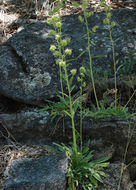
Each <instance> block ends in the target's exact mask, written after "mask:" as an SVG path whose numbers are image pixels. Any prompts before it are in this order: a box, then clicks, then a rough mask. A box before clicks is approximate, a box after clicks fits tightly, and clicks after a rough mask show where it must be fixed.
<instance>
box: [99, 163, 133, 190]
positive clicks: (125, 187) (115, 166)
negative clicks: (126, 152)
mask: <svg viewBox="0 0 136 190" xmlns="http://www.w3.org/2000/svg"><path fill="white" fill-rule="evenodd" d="M123 166H124V167H125V165H123ZM121 167H122V164H121V163H112V164H110V165H109V167H108V168H106V169H105V173H106V174H108V177H105V178H103V184H101V185H99V187H98V190H117V189H118V185H119V181H120V178H121V185H120V190H134V189H135V188H134V185H133V183H132V181H131V180H130V175H129V172H128V169H126V170H124V172H123V175H122V177H121Z"/></svg>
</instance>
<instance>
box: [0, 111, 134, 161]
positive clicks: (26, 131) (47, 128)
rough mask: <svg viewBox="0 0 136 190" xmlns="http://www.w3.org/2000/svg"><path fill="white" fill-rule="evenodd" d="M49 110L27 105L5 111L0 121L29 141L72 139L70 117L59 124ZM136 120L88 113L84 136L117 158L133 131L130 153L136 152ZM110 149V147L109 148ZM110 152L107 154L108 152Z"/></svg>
mask: <svg viewBox="0 0 136 190" xmlns="http://www.w3.org/2000/svg"><path fill="white" fill-rule="evenodd" d="M50 120H51V119H50V115H49V112H47V111H46V112H45V111H38V109H32V108H31V109H27V110H22V111H21V112H18V113H14V114H1V115H0V121H1V123H2V125H3V126H6V128H7V130H8V131H9V132H10V133H11V134H12V135H13V136H14V138H15V139H16V140H17V141H19V142H23V143H27V144H28V143H29V144H36V143H37V144H48V143H49V144H50V143H51V142H54V141H57V142H64V143H68V142H70V141H72V128H71V120H70V118H67V117H66V118H65V119H64V121H63V120H62V119H61V120H60V121H59V122H58V123H57V125H56V122H57V120H54V121H53V122H51V121H50ZM79 120H80V119H79V118H78V117H75V126H76V127H77V130H79V126H80V123H79ZM135 125H136V123H135V121H133V120H131V121H128V120H125V119H124V118H120V117H107V118H103V119H93V118H89V117H86V118H84V119H83V138H84V141H86V140H87V139H90V140H91V145H92V147H93V149H94V150H98V151H99V150H100V151H101V150H105V149H111V150H112V151H111V152H112V153H111V155H113V156H114V157H116V158H115V159H116V160H117V159H118V158H119V159H120V157H121V156H122V155H123V154H124V150H125V147H126V144H127V142H128V139H129V134H128V131H129V132H130V134H133V136H132V138H131V143H130V145H129V150H128V154H127V155H128V156H129V159H130V157H131V156H134V155H136V151H135V144H136V130H135ZM106 152H107V151H106ZM105 156H106V155H105Z"/></svg>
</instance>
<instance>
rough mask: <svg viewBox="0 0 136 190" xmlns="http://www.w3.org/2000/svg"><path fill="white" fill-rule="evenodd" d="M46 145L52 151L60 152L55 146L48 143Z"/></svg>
mask: <svg viewBox="0 0 136 190" xmlns="http://www.w3.org/2000/svg"><path fill="white" fill-rule="evenodd" d="M46 147H47V148H48V149H49V150H52V151H53V152H56V153H60V151H58V150H57V149H56V148H54V147H52V146H50V145H46Z"/></svg>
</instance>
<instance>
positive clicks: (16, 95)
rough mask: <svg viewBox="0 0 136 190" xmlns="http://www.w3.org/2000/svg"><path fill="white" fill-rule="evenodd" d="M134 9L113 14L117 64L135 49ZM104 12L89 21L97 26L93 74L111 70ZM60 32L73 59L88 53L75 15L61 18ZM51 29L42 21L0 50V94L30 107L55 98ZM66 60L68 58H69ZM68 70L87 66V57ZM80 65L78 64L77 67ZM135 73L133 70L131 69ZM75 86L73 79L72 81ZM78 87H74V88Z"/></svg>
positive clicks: (56, 86) (55, 69) (56, 80)
mask: <svg viewBox="0 0 136 190" xmlns="http://www.w3.org/2000/svg"><path fill="white" fill-rule="evenodd" d="M135 17H136V10H135V9H133V10H131V9H118V10H113V11H112V20H114V21H115V22H116V27H114V28H113V31H112V34H113V39H114V40H115V52H116V53H115V56H116V60H118V61H119V63H120V64H122V63H123V61H124V58H125V57H127V54H128V53H129V51H131V52H135V50H136V32H135ZM104 18H105V13H104V12H99V13H95V14H94V16H92V17H90V18H89V19H88V22H89V28H90V29H91V28H92V27H93V26H95V25H98V26H99V28H98V30H97V31H96V32H95V33H94V35H93V36H92V37H91V41H92V42H94V43H95V46H93V45H92V47H91V48H92V51H91V52H92V56H96V55H97V56H100V55H101V56H103V57H99V58H94V59H93V61H94V71H95V72H97V73H99V71H101V72H102V73H103V70H106V69H107V70H108V71H111V70H112V69H113V63H112V49H111V42H110V40H109V33H108V27H107V26H106V25H104V24H103V19H104ZM62 19H63V26H62V31H63V32H64V33H65V34H67V35H68V36H69V37H70V38H71V43H70V45H69V47H71V48H72V49H73V54H72V57H71V58H72V59H74V58H76V57H77V56H79V54H81V52H82V51H84V50H87V38H86V36H84V35H85V33H86V28H85V25H84V24H82V23H80V22H79V20H78V16H77V15H70V16H66V17H63V18H62ZM50 29H51V27H50V26H48V25H47V24H46V23H45V22H41V23H40V22H37V23H34V24H30V25H29V26H27V27H26V28H25V29H24V30H21V31H20V32H18V33H17V34H15V35H14V36H13V37H12V38H10V39H9V40H8V41H7V42H6V43H5V44H3V46H1V47H0V93H2V94H3V95H5V96H7V97H10V98H12V99H14V100H17V101H21V102H25V103H28V104H33V105H38V106H41V105H44V104H45V102H44V100H45V99H47V98H52V97H54V96H56V91H59V90H60V84H59V72H58V67H57V66H56V65H55V60H54V58H53V55H52V53H51V52H50V51H49V47H50V44H52V43H53V38H52V37H50V36H49V30H50ZM71 58H68V59H71ZM68 63H69V65H70V67H69V68H70V69H71V68H79V67H80V66H81V64H86V65H87V67H88V65H89V59H88V54H87V53H85V54H83V55H82V56H81V57H80V58H79V59H76V60H73V61H72V60H71V61H69V62H68ZM79 63H81V64H79ZM134 70H135V69H134ZM74 83H76V80H75V81H74ZM77 89H78V85H76V89H75V90H77Z"/></svg>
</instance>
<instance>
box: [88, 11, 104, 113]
mask: <svg viewBox="0 0 136 190" xmlns="http://www.w3.org/2000/svg"><path fill="white" fill-rule="evenodd" d="M84 13H85V12H84ZM84 18H85V24H86V29H87V37H88V54H89V63H90V74H91V80H92V85H93V92H94V96H95V100H96V105H97V108H98V109H99V108H100V107H99V102H98V98H97V94H96V89H95V82H94V76H93V66H92V56H91V51H90V46H91V43H90V30H89V27H88V21H87V18H86V16H85V14H84Z"/></svg>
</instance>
